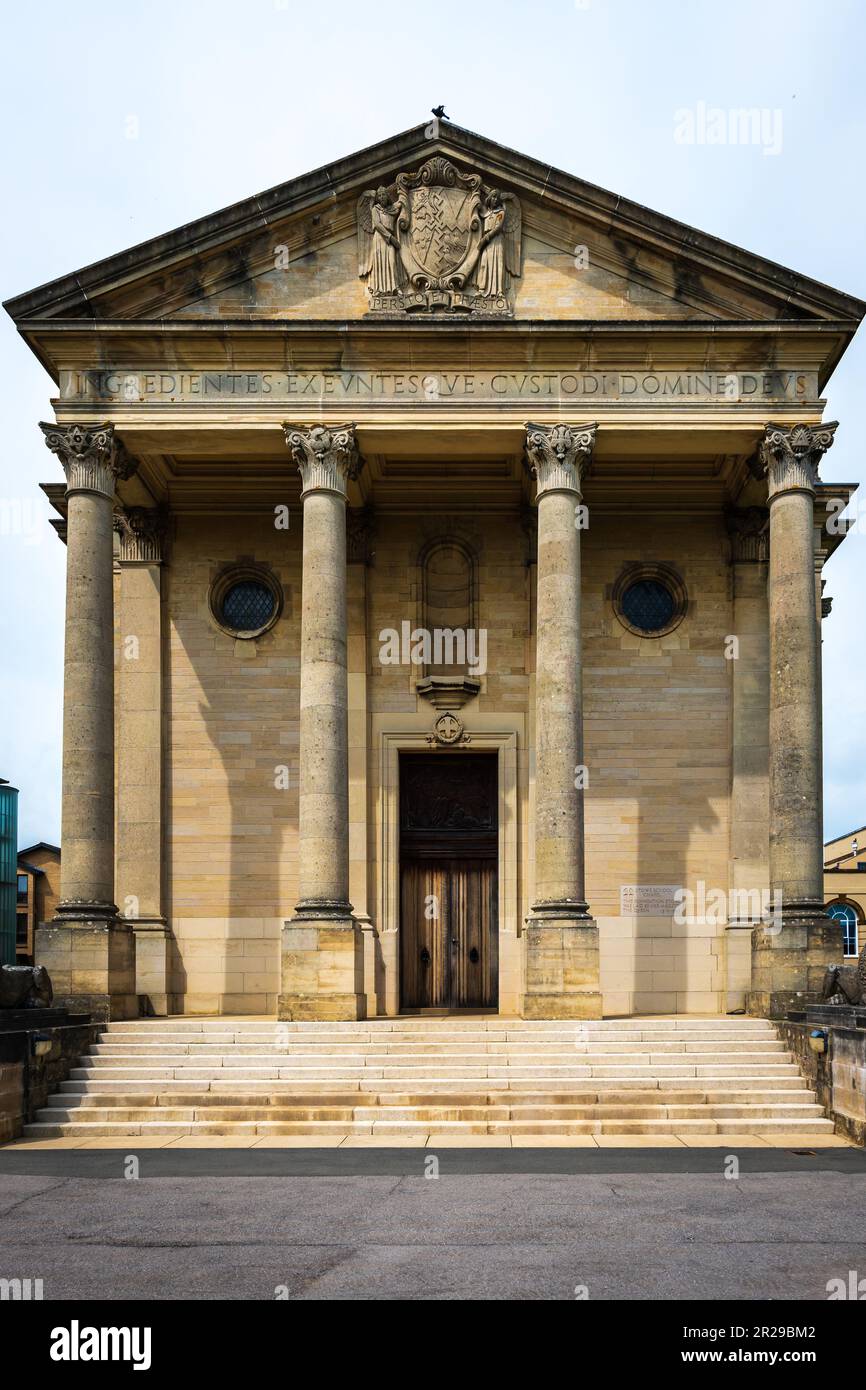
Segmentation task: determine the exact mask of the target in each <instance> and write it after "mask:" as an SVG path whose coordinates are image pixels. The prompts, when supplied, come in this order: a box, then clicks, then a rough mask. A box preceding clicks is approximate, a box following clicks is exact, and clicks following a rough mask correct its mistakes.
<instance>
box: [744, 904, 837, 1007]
mask: <svg viewBox="0 0 866 1390" xmlns="http://www.w3.org/2000/svg"><path fill="white" fill-rule="evenodd" d="M822 907H823V904H822V903H820V902H819V903H811V902H806V903H793V904H791V905H790V906H789V907H785V908H783V909H782V912H781V921H780V922H778V923H776V922H774V923H769V924H766V925H762V926H760V927H756V928H755V930H754V931H753V932H752V987H751V989H750V990H749V992H748V994H747V995H746V1012H747V1013H748V1014H750V1015H751V1016H752V1017H754V1018H784V1017H785V1015H786V1014H787V1012H788V1010H789V1009H802V1008H804V1007H805V1006H806V1005H807V1004H817V1003H818V1002H819V1001H820V998H821V989H822V986H823V983H824V973H825V971H826V970H827V967H828V966H830V965H840V964H841V963H842V933H841V928H840V927H839V926H838V924H837V923H836V922H834V921H833V920H832V918H830V917H828V916H827V914H826V913H825V912H824V911H823V910H822Z"/></svg>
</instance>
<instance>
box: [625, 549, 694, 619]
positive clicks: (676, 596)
mask: <svg viewBox="0 0 866 1390" xmlns="http://www.w3.org/2000/svg"><path fill="white" fill-rule="evenodd" d="M612 598H613V608H614V612H615V613H616V616H617V617H618V618H619V621H620V622H621V623H622V625H623V627H624V628H627V629H628V631H629V632H633V633H634V634H635V635H636V636H637V637H663V636H664V635H665V634H666V633H668V632H672V631H673V629H674V628H675V627H676V626H677V625H678V624H679V623H680V622H682V619H683V617H684V616H685V612H686V607H687V604H688V600H687V597H686V589H685V585H684V584H683V581H682V580H681V579H680V576H679V575H678V574H677V573H676V571H675V570H674V569H672V568H670V566H668V565H658V564H637V565H630V566H629V567H628V569H626V570H625V571H624V572H623V573H622V574H621V575H620V577H619V579H618V580H617V582H616V584H615V585H614V587H613V593H612Z"/></svg>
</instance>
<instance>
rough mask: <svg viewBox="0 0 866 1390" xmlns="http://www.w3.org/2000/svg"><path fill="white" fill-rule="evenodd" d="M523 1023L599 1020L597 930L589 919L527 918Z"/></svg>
mask: <svg viewBox="0 0 866 1390" xmlns="http://www.w3.org/2000/svg"><path fill="white" fill-rule="evenodd" d="M525 941H526V987H525V990H524V995H523V1010H522V1012H523V1017H524V1018H601V1012H602V1010H601V1004H602V1000H601V990H600V988H599V950H598V927H597V926H596V924H595V922H593V921H592V920H588V921H585V920H581V919H577V918H575V919H572V920H571V921H567V920H561V919H560V920H555V921H553V920H550V921H548V920H545V919H544V918H530V919H529V920H528V922H527V924H526V932H525Z"/></svg>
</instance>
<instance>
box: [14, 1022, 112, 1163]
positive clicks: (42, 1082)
mask: <svg viewBox="0 0 866 1390" xmlns="http://www.w3.org/2000/svg"><path fill="white" fill-rule="evenodd" d="M99 1031H100V1026H99V1024H96V1023H91V1022H90V1019H89V1017H88V1016H87V1015H77V1016H76V1015H72V1017H71V1018H70V1020H69V1022H68V1023H65V1024H61V1025H59V1026H55V1027H48V1028H46V1027H39V1026H36V1027H33V1028H27V1027H26V1026H25V1025H23V1024H22V1025H21V1026H20V1027H18V1026H17V1024H16V1026H15V1029H14V1031H3V1032H0V1144H6V1143H8V1142H9V1140H10V1139H16V1138H17V1137H18V1136H19V1135H20V1134H21V1131H22V1128H23V1126H24V1125H25V1124H26V1123H27V1122H28V1121H30V1120H32V1119H33V1118H34V1117H35V1115H36V1111H37V1110H39V1109H40V1107H42V1106H44V1105H45V1102H46V1100H47V1099H48V1097H49V1096H50V1095H51V1094H52V1092H54V1091H56V1090H57V1089H58V1087H59V1085H60V1083H61V1081H67V1080H68V1079H69V1073H70V1071H71V1069H72V1068H73V1067H74V1066H76V1065H77V1064H78V1061H79V1058H80V1057H81V1056H82V1054H83V1053H85V1052H86V1051H87V1049H88V1048H89V1047H90V1045H91V1044H92V1043H94V1042H95V1041H96V1039H97V1037H98V1036H99ZM34 1033H38V1034H39V1036H40V1037H41V1038H48V1039H50V1041H51V1052H50V1053H49V1054H48V1055H47V1056H45V1057H34V1056H33V1049H32V1046H31V1038H32V1036H33V1034H34Z"/></svg>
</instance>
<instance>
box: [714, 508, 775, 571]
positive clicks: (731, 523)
mask: <svg viewBox="0 0 866 1390" xmlns="http://www.w3.org/2000/svg"><path fill="white" fill-rule="evenodd" d="M725 521H726V523H727V527H728V535H729V537H730V540H731V559H732V561H733V563H734V564H735V565H737V564H742V563H744V562H746V561H752V562H755V563H758V562H760V561H762V560H767V559H769V554H770V513H769V512H768V510H767V508H766V507H745V508H740V507H732V508H731V509H730V510H729V511H728V512H727V514H726V516H725Z"/></svg>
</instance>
